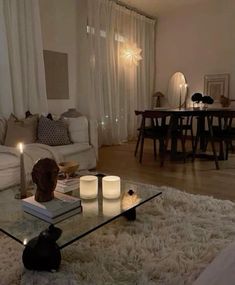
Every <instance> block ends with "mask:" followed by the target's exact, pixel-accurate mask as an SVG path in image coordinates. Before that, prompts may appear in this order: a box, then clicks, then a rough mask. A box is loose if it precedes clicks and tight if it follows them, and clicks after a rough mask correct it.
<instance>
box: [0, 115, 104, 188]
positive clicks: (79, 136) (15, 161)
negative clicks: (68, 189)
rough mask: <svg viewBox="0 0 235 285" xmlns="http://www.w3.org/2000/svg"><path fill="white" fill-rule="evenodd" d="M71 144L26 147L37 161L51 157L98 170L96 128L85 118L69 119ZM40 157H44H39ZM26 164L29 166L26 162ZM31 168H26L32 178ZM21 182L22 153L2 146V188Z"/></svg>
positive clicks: (1, 123)
mask: <svg viewBox="0 0 235 285" xmlns="http://www.w3.org/2000/svg"><path fill="white" fill-rule="evenodd" d="M66 120H67V121H68V129H69V135H70V138H71V141H72V142H73V143H71V144H68V145H60V146H46V145H42V144H40V145H39V144H36V143H35V144H30V145H26V149H27V147H28V148H29V153H30V156H31V157H32V158H33V159H34V160H36V159H38V158H43V157H46V156H48V157H50V156H51V158H53V156H54V158H55V159H56V160H57V161H58V160H60V161H62V160H63V161H70V160H75V161H77V162H78V163H79V169H80V170H87V169H94V168H95V167H96V161H97V153H98V141H97V128H96V125H95V124H92V122H88V120H87V118H86V117H85V116H80V117H79V118H66ZM4 127H6V124H5V125H4V119H3V118H0V132H4ZM40 155H41V156H42V157H40ZM26 165H27V163H26ZM32 165H33V163H31V165H28V166H27V168H28V169H27V171H26V172H28V173H27V175H28V177H30V176H31V167H32ZM19 182H20V158H19V151H18V150H17V149H16V148H14V147H6V146H4V145H0V189H4V188H7V187H10V186H13V185H16V184H19Z"/></svg>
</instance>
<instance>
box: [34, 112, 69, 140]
mask: <svg viewBox="0 0 235 285" xmlns="http://www.w3.org/2000/svg"><path fill="white" fill-rule="evenodd" d="M38 142H39V143H43V144H47V145H51V146H56V145H66V144H70V143H71V141H70V139H69V135H68V126H67V124H66V122H65V121H63V120H57V121H52V120H50V119H48V118H46V117H44V116H41V117H40V119H39V122H38Z"/></svg>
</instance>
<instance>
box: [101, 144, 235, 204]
mask: <svg viewBox="0 0 235 285" xmlns="http://www.w3.org/2000/svg"><path fill="white" fill-rule="evenodd" d="M134 149H135V142H130V143H125V144H123V145H120V146H108V147H102V148H101V149H100V151H99V162H98V166H97V170H98V171H99V172H105V173H110V174H114V175H118V176H120V177H121V178H123V179H128V180H133V181H139V182H144V183H150V184H154V185H159V186H160V185H167V186H171V187H174V188H178V189H181V190H184V191H187V192H190V193H196V194H205V195H209V196H213V197H215V198H219V199H229V200H233V201H235V154H231V155H230V156H229V160H227V161H220V162H219V164H220V170H216V169H215V164H214V161H213V160H211V161H208V160H201V159H196V160H195V162H194V163H192V162H191V159H188V160H187V161H186V163H183V162H181V161H170V159H169V158H167V160H166V162H165V165H164V166H163V167H160V165H159V160H158V159H157V160H154V157H153V147H152V144H151V141H149V142H148V143H146V145H145V150H144V156H143V162H142V164H140V163H139V162H138V158H136V157H134Z"/></svg>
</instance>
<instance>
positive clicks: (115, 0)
mask: <svg viewBox="0 0 235 285" xmlns="http://www.w3.org/2000/svg"><path fill="white" fill-rule="evenodd" d="M111 1H114V2H116V3H117V4H118V5H120V6H122V7H124V8H126V9H128V10H131V11H134V12H136V13H137V14H140V15H142V16H145V17H146V18H149V19H151V20H157V18H156V17H153V16H150V15H148V14H146V13H144V12H142V11H140V10H138V9H137V8H134V7H131V6H129V5H127V4H125V3H123V2H122V1H119V0H111Z"/></svg>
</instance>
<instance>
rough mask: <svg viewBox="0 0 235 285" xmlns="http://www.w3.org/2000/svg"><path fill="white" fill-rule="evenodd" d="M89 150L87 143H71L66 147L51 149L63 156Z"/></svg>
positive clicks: (89, 146)
mask: <svg viewBox="0 0 235 285" xmlns="http://www.w3.org/2000/svg"><path fill="white" fill-rule="evenodd" d="M90 148H92V146H91V145H89V144H88V143H73V144H70V145H66V146H64V145H60V146H55V147H53V149H55V150H56V151H57V152H59V153H60V154H62V155H64V156H66V155H71V154H74V153H79V152H82V151H86V150H88V149H90Z"/></svg>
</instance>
